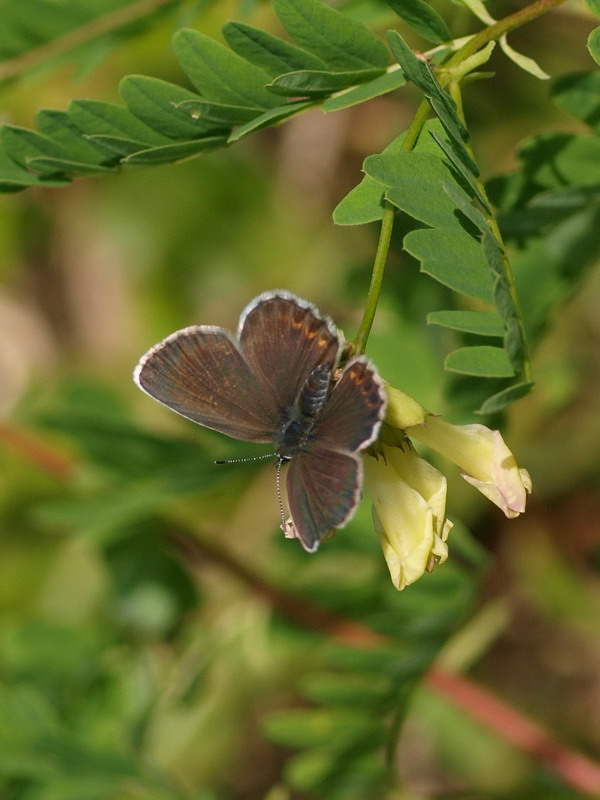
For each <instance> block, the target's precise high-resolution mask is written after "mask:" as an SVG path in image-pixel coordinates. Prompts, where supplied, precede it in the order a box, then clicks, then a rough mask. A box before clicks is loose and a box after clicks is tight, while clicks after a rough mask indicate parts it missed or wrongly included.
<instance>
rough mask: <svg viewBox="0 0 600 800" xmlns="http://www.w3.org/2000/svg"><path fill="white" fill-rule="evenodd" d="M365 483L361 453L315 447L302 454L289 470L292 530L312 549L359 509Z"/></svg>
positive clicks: (311, 550)
mask: <svg viewBox="0 0 600 800" xmlns="http://www.w3.org/2000/svg"><path fill="white" fill-rule="evenodd" d="M361 484H362V464H361V462H360V458H359V457H358V456H355V455H352V454H350V453H340V452H336V451H335V450H327V449H322V448H320V447H316V446H315V447H314V448H312V449H311V450H310V451H304V452H301V453H299V454H298V455H297V456H296V457H295V458H294V459H293V460H292V461H291V463H290V466H289V468H288V473H287V480H286V489H287V500H288V504H289V508H290V514H291V517H292V523H293V533H294V535H295V536H297V537H298V538H299V539H300V541H301V542H302V546H303V547H304V549H305V550H308V551H309V552H311V553H312V552H314V551H315V550H316V549H317V547H318V546H319V542H320V541H321V539H322V538H323V537H324V536H325V535H326V534H327V533H328V532H329V531H330V530H331V529H333V528H339V527H341V526H342V525H344V523H346V522H347V521H348V520H349V519H350V517H351V516H352V514H353V513H354V510H355V508H356V505H357V503H358V500H359V498H360V486H361Z"/></svg>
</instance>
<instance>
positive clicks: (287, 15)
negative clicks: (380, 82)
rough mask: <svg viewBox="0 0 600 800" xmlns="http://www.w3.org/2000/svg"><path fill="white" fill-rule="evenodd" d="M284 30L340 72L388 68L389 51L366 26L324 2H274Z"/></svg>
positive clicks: (290, 0)
mask: <svg viewBox="0 0 600 800" xmlns="http://www.w3.org/2000/svg"><path fill="white" fill-rule="evenodd" d="M273 7H274V8H275V13H276V14H277V16H278V17H279V19H280V20H281V22H282V24H283V27H284V28H285V29H286V31H287V32H288V33H289V34H290V36H291V37H292V39H294V40H295V41H296V43H297V44H298V45H300V47H302V48H303V49H305V50H308V51H310V52H311V53H314V54H316V55H317V56H318V57H319V58H321V59H322V60H323V61H325V63H326V64H327V66H328V67H330V68H331V69H337V70H343V71H347V70H363V69H369V68H371V67H378V68H385V67H386V66H387V65H388V64H389V53H388V51H387V48H386V47H385V45H384V44H383V42H381V41H380V40H379V39H378V38H377V37H376V36H375V34H373V33H371V31H369V30H368V29H367V28H365V26H364V25H362V24H361V23H360V22H357V21H356V20H353V19H350V17H347V16H345V15H344V14H341V13H340V12H339V11H336V10H335V9H333V8H330V7H329V6H327V5H325V3H323V2H321V0H273Z"/></svg>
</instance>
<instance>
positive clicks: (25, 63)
mask: <svg viewBox="0 0 600 800" xmlns="http://www.w3.org/2000/svg"><path fill="white" fill-rule="evenodd" d="M177 2H179V0H137V2H134V3H129V4H127V5H125V6H122V7H121V8H117V9H115V10H114V11H111V12H110V13H108V14H103V15H102V16H100V17H95V18H94V19H91V20H90V21H89V22H86V23H84V24H83V25H80V26H79V27H78V28H75V29H73V30H70V31H67V32H66V33H63V34H62V36H58V37H56V39H51V40H50V41H49V42H44V44H41V45H39V46H38V47H34V48H33V49H31V50H27V52H25V53H21V54H20V55H18V56H15V57H14V58H10V59H8V60H7V61H5V62H4V63H2V64H0V83H4V82H6V81H9V80H11V79H12V78H16V77H17V76H18V75H20V74H21V73H22V72H25V71H26V70H29V69H33V68H34V67H37V66H38V65H40V64H43V63H44V61H49V60H50V59H53V58H57V57H58V56H62V55H64V54H65V53H68V52H69V51H70V50H74V49H75V48H76V47H81V46H82V45H84V44H87V43H88V42H89V41H91V40H92V39H97V38H98V37H100V36H106V35H107V34H109V33H112V32H113V31H115V30H117V29H118V28H122V27H123V26H124V25H129V24H130V23H132V22H136V21H137V20H138V19H141V18H142V17H146V16H148V15H150V14H152V13H154V12H155V11H158V10H159V9H161V8H163V7H164V6H168V5H174V4H175V3H177Z"/></svg>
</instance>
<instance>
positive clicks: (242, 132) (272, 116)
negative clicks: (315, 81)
mask: <svg viewBox="0 0 600 800" xmlns="http://www.w3.org/2000/svg"><path fill="white" fill-rule="evenodd" d="M312 105H313V102H312V101H310V100H308V101H303V102H302V101H301V102H298V103H286V105H283V106H277V108H272V109H270V110H269V111H265V113H264V114H261V115H260V116H258V117H255V118H254V119H252V120H250V122H247V123H246V124H245V125H241V126H240V127H239V128H236V130H235V131H234V132H233V133H232V134H231V135H230V137H229V140H228V141H229V143H232V142H237V141H238V140H239V139H242V138H243V137H244V136H248V134H249V133H252V132H253V131H257V130H259V129H260V128H266V127H267V126H268V125H274V124H275V123H276V122H281V121H282V120H284V119H288V117H292V116H294V114H299V113H300V112H301V111H303V110H304V109H305V108H310V107H311V106H312Z"/></svg>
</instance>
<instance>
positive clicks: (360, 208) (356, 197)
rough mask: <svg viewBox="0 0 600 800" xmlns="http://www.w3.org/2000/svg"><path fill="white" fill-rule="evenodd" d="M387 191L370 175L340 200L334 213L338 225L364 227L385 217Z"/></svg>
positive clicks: (334, 219)
mask: <svg viewBox="0 0 600 800" xmlns="http://www.w3.org/2000/svg"><path fill="white" fill-rule="evenodd" d="M384 198H385V189H384V187H383V186H382V185H381V183H379V181H376V180H375V179H374V178H370V177H369V176H368V175H367V176H366V177H365V178H363V180H362V181H361V182H360V183H359V184H358V185H357V186H355V187H354V189H352V191H350V192H348V194H347V195H346V196H345V197H344V198H343V199H342V200H340V202H339V203H338V204H337V206H336V207H335V209H334V211H333V221H334V222H335V224H336V225H364V224H366V223H367V222H375V221H376V220H378V219H381V218H382V217H383V209H384Z"/></svg>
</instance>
